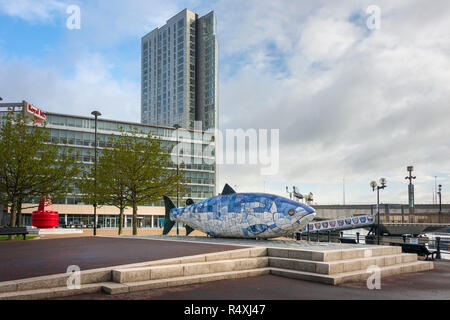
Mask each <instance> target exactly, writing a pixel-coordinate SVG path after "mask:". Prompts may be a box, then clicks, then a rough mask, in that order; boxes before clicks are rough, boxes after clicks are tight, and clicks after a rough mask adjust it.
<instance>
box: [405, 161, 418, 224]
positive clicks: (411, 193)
mask: <svg viewBox="0 0 450 320" xmlns="http://www.w3.org/2000/svg"><path fill="white" fill-rule="evenodd" d="M406 170H408V172H409V176H406V177H405V179H406V180H409V185H408V202H409V221H408V222H409V223H411V222H412V221H411V220H412V219H411V218H414V217H413V216H414V185H413V183H412V181H413V180H414V179H415V178H416V177H415V176H413V175H412V172H413V170H414V167H413V166H408V167H406Z"/></svg>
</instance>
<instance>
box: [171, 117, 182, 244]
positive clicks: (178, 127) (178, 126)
mask: <svg viewBox="0 0 450 320" xmlns="http://www.w3.org/2000/svg"><path fill="white" fill-rule="evenodd" d="M173 127H174V128H175V130H176V131H177V177H178V174H179V170H180V169H179V164H178V161H179V159H178V157H179V153H178V150H179V147H178V143H179V142H178V129H180V128H181V127H180V125H178V124H174V125H173ZM178 183H179V181H178V180H177V208H178V207H179V205H178V201H179V188H178ZM179 234H180V231H179V229H178V222H177V235H179Z"/></svg>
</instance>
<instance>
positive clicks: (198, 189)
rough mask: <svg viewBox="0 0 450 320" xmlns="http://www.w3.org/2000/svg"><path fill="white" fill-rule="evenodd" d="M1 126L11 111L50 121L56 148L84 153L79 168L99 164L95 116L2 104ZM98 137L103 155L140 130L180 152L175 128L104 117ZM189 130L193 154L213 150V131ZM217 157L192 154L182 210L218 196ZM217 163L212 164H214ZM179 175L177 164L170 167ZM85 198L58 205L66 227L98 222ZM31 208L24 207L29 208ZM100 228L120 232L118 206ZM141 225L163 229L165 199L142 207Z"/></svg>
mask: <svg viewBox="0 0 450 320" xmlns="http://www.w3.org/2000/svg"><path fill="white" fill-rule="evenodd" d="M0 109H1V110H0V111H2V112H3V113H0V124H1V114H5V113H4V112H5V111H16V112H25V114H26V115H28V116H29V117H30V119H33V118H34V121H35V122H46V126H47V128H48V129H49V130H50V139H51V141H52V142H53V143H56V144H58V145H59V146H61V148H65V147H72V148H74V150H75V151H76V152H78V153H79V159H78V161H79V163H81V164H83V165H85V166H91V165H93V163H94V145H95V142H94V130H95V129H94V128H95V121H94V118H93V117H86V116H76V115H67V114H58V113H53V112H47V111H43V110H41V109H39V108H37V107H35V106H33V105H32V104H30V103H28V102H26V101H23V102H19V103H0ZM97 125H98V134H97V142H98V143H97V146H98V150H99V154H100V153H101V150H102V149H103V148H104V147H105V146H107V143H108V139H109V138H110V137H111V136H112V135H115V136H117V135H121V134H123V133H122V131H120V128H122V130H123V132H125V133H126V132H130V131H131V130H132V128H133V127H135V128H137V129H138V130H139V131H142V132H143V133H145V134H147V133H149V132H151V134H152V135H153V136H155V137H157V138H160V139H161V140H162V146H163V148H164V149H165V150H168V152H169V153H171V152H174V151H173V147H174V146H175V145H176V143H177V141H176V138H175V137H176V135H175V134H174V130H175V129H174V128H173V127H170V126H154V125H146V124H139V123H132V122H125V121H116V120H107V119H103V118H102V117H99V118H98V122H97ZM179 131H180V132H181V131H183V133H182V134H180V140H179V141H180V142H183V143H184V144H185V145H186V146H188V147H186V149H188V150H204V149H205V148H207V147H208V146H209V148H211V146H212V145H214V139H213V133H212V132H198V131H195V132H194V131H193V130H186V129H179ZM210 155H211V153H210V152H208V153H206V152H205V153H204V154H203V152H202V153H195V154H194V152H192V153H191V155H190V156H191V157H192V159H193V158H197V160H192V161H191V164H186V165H185V166H184V167H182V168H180V170H182V171H184V181H183V183H185V184H186V185H187V186H188V190H189V192H188V193H187V194H186V195H184V197H183V198H180V206H184V202H185V201H184V200H183V199H187V198H192V199H193V200H194V201H195V202H197V201H200V200H203V199H206V198H209V197H212V196H214V195H215V194H216V190H215V183H216V174H215V163H214V154H212V157H211V156H210ZM209 163H211V164H209ZM170 169H172V170H176V164H173V166H172V167H171V168H170ZM80 196H81V195H80V194H79V192H78V191H77V190H76V189H75V190H74V192H73V193H72V194H68V195H67V197H66V198H65V199H64V200H63V201H62V202H60V203H55V204H54V207H55V210H56V211H58V212H59V214H60V225H63V224H77V225H87V224H90V223H92V221H93V220H92V219H93V207H92V205H89V204H85V203H83V202H82V200H81V197H80ZM32 203H34V204H38V203H39V199H34V200H33V201H32ZM26 207H29V205H24V208H26ZM33 210H36V207H35V208H34V209H27V210H24V211H23V212H24V214H23V223H24V225H31V212H32V211H33ZM97 212H98V223H99V224H100V225H101V226H102V227H110V228H114V227H117V224H118V221H119V217H118V214H119V210H118V209H117V208H115V207H112V206H103V207H100V208H99V209H98V210H97ZM125 214H126V218H125V219H124V220H125V221H124V224H125V227H131V214H132V212H131V209H130V208H128V209H127V210H126V212H125ZM138 217H139V221H140V222H139V226H140V227H149V228H151V227H155V228H156V227H161V224H162V221H163V220H164V219H163V218H164V207H163V202H162V199H161V201H159V202H157V203H149V204H148V205H146V206H140V207H139V208H138ZM0 222H1V221H0Z"/></svg>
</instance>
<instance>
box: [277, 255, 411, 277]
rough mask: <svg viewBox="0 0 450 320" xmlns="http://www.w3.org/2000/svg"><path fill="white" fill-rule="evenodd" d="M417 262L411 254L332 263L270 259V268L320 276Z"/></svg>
mask: <svg viewBox="0 0 450 320" xmlns="http://www.w3.org/2000/svg"><path fill="white" fill-rule="evenodd" d="M415 261H417V255H416V254H410V253H401V254H395V255H388V256H378V257H372V258H357V259H348V260H336V261H331V262H321V261H312V260H299V259H291V258H277V257H269V267H274V268H278V269H288V270H297V271H306V272H312V273H319V274H337V273H343V272H351V271H357V270H366V269H367V268H368V267H369V266H372V265H376V266H378V267H385V266H390V265H395V264H401V263H409V262H415Z"/></svg>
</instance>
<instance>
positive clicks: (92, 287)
mask: <svg viewBox="0 0 450 320" xmlns="http://www.w3.org/2000/svg"><path fill="white" fill-rule="evenodd" d="M106 284H107V283H106V282H99V283H91V284H82V285H81V286H80V288H79V289H69V288H67V286H65V287H56V288H45V289H35V290H22V291H14V292H6V293H0V300H43V299H55V298H62V297H68V296H73V295H78V294H86V293H95V292H101V290H102V287H103V286H104V285H106Z"/></svg>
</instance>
